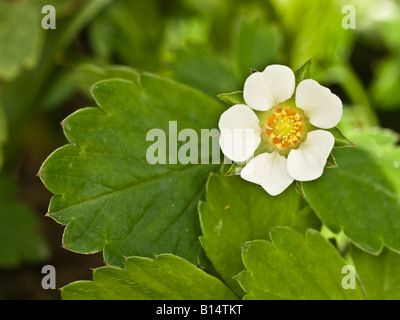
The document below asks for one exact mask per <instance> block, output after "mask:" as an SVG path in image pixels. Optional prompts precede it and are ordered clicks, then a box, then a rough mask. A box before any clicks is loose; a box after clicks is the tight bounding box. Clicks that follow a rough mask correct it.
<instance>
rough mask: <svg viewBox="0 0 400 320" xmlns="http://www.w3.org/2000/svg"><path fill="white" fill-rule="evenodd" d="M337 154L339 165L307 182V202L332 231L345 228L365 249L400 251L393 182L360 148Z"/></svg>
mask: <svg viewBox="0 0 400 320" xmlns="http://www.w3.org/2000/svg"><path fill="white" fill-rule="evenodd" d="M335 157H336V160H337V163H338V168H336V169H328V170H325V172H324V174H323V175H322V177H321V178H319V179H318V180H315V181H310V182H303V190H304V193H305V198H306V200H307V202H308V203H309V204H310V206H311V207H312V209H313V210H314V211H315V212H316V214H317V215H318V216H319V217H320V219H321V220H322V222H323V223H324V224H325V225H326V226H327V227H328V228H329V229H330V230H331V231H332V232H335V233H339V232H340V231H341V230H343V232H344V233H345V234H346V235H347V236H348V237H349V239H350V240H351V241H352V242H353V243H354V244H356V245H357V246H358V247H360V248H362V249H363V250H366V251H368V252H370V253H378V252H380V251H381V250H382V247H383V246H387V247H389V248H392V249H394V250H397V251H400V233H399V232H398V230H399V229H400V200H399V197H398V196H397V195H396V192H395V190H394V188H393V185H392V184H391V182H390V181H389V180H388V179H387V178H386V177H385V175H384V173H383V172H382V169H381V168H380V167H379V166H378V165H377V163H376V162H375V161H374V159H373V158H372V157H371V155H370V154H368V153H367V152H365V151H363V150H361V149H359V148H341V149H337V150H335Z"/></svg>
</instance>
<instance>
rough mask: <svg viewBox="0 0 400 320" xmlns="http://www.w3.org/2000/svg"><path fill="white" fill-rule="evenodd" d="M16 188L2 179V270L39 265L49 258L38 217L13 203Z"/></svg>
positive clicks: (0, 194)
mask: <svg viewBox="0 0 400 320" xmlns="http://www.w3.org/2000/svg"><path fill="white" fill-rule="evenodd" d="M14 189H15V185H14V183H13V182H12V181H10V180H9V179H8V178H6V177H4V176H0V221H1V223H0V267H4V268H11V267H15V266H17V265H19V264H20V263H21V262H22V261H27V262H31V263H36V262H39V261H42V260H43V259H45V258H47V257H48V254H49V252H48V248H47V245H46V243H45V241H44V239H43V238H42V236H41V235H40V234H39V232H38V230H37V227H38V218H37V216H36V213H35V212H33V211H32V210H31V209H29V208H28V207H26V206H25V205H23V204H21V203H19V202H17V201H16V200H14V199H13V197H14V191H15V190H14Z"/></svg>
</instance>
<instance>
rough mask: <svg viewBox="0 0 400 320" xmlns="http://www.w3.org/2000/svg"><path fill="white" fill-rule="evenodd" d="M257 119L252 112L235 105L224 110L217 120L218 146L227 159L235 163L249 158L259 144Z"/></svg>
mask: <svg viewBox="0 0 400 320" xmlns="http://www.w3.org/2000/svg"><path fill="white" fill-rule="evenodd" d="M259 121H260V120H259V119H258V118H257V116H256V114H255V113H254V111H253V110H251V109H250V108H249V107H248V106H246V105H243V104H237V105H234V106H233V107H231V108H229V109H228V110H226V111H225V112H224V113H223V114H222V115H221V118H220V119H219V124H218V126H219V129H220V132H221V136H220V138H219V144H220V146H221V150H222V152H223V153H224V154H225V156H227V157H228V158H229V159H231V160H233V161H237V162H242V161H246V160H247V159H248V158H250V157H251V156H252V155H253V153H254V151H255V150H256V149H257V147H258V145H259V144H260V142H261V136H260V134H261V128H260V126H259Z"/></svg>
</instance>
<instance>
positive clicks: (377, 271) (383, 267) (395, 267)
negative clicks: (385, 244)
mask: <svg viewBox="0 0 400 320" xmlns="http://www.w3.org/2000/svg"><path fill="white" fill-rule="evenodd" d="M350 253H351V258H352V259H353V261H354V264H355V267H356V270H357V274H358V276H359V277H360V279H361V282H362V285H363V289H364V291H365V295H366V297H367V299H370V300H400V273H399V270H400V255H399V254H397V253H394V252H392V251H390V250H387V249H385V250H383V252H382V253H381V254H380V255H379V256H374V255H371V254H368V253H365V252H364V251H362V250H359V249H357V248H355V247H351V251H350Z"/></svg>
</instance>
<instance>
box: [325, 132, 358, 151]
mask: <svg viewBox="0 0 400 320" xmlns="http://www.w3.org/2000/svg"><path fill="white" fill-rule="evenodd" d="M327 131H329V132H330V133H332V134H333V137H334V138H335V145H334V148H344V147H354V146H355V144H354V142H353V141H351V140H350V139H348V138H347V137H345V135H344V134H343V133H342V131H340V129H339V128H338V127H334V128H332V129H328V130H327Z"/></svg>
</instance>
